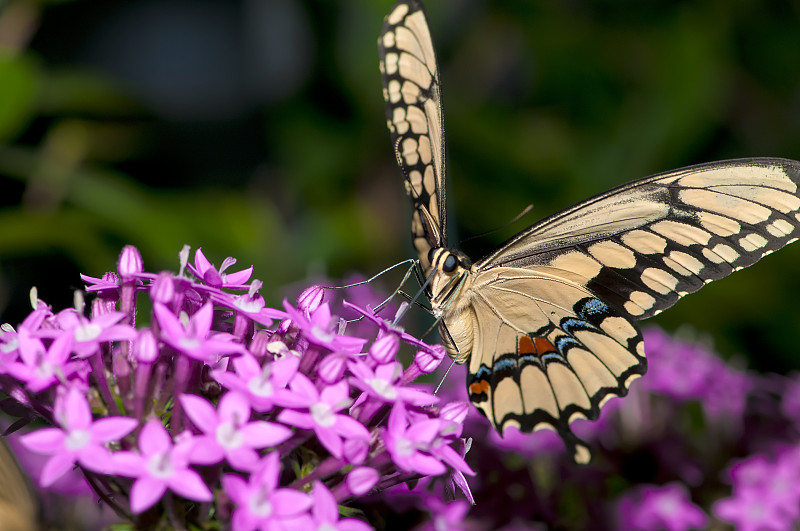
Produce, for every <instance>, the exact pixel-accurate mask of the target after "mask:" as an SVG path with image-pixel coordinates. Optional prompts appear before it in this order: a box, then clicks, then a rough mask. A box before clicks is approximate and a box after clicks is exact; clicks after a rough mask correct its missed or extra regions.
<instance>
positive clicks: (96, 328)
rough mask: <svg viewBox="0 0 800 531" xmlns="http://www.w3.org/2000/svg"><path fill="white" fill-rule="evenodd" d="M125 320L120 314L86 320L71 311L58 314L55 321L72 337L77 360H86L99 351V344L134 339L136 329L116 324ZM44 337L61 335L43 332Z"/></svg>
mask: <svg viewBox="0 0 800 531" xmlns="http://www.w3.org/2000/svg"><path fill="white" fill-rule="evenodd" d="M124 318H125V314H124V313H122V312H109V313H101V314H99V315H95V316H93V317H92V319H87V318H86V317H84V316H83V315H81V314H79V313H78V312H77V311H75V310H73V309H67V310H64V311H62V312H60V313H59V314H58V315H57V316H56V319H57V321H58V325H59V327H60V328H61V330H65V331H70V332H72V335H73V340H74V341H73V343H72V351H73V352H74V353H75V355H76V356H77V357H79V358H88V357H89V356H91V355H92V354H94V353H95V352H97V351H98V350H99V349H100V344H101V343H108V342H109V341H130V340H132V339H134V338H135V337H136V329H135V328H134V327H132V326H130V325H127V324H118V323H119V322H120V321H121V320H122V319H124ZM43 332H44V333H43V335H45V336H48V335H49V336H55V335H56V334H61V333H62V332H61V331H59V330H52V333H48V332H50V331H43Z"/></svg>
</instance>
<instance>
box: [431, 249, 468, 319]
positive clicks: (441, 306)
mask: <svg viewBox="0 0 800 531" xmlns="http://www.w3.org/2000/svg"><path fill="white" fill-rule="evenodd" d="M428 261H429V262H430V264H431V268H432V271H433V273H432V275H431V283H430V300H431V305H432V306H433V312H434V315H436V316H437V317H438V316H441V315H442V314H444V313H451V312H454V311H456V310H457V306H460V304H458V303H457V302H456V301H457V300H463V298H462V297H459V294H461V293H464V288H466V287H467V284H468V283H469V281H470V271H471V269H472V260H470V259H469V257H468V256H467V255H465V254H464V253H462V252H461V251H458V250H456V249H445V248H443V247H440V248H435V249H431V250H430V252H429V253H428Z"/></svg>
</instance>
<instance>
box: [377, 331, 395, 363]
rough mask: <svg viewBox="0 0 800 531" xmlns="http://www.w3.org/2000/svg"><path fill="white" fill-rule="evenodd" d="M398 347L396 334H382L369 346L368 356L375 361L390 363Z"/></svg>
mask: <svg viewBox="0 0 800 531" xmlns="http://www.w3.org/2000/svg"><path fill="white" fill-rule="evenodd" d="M398 348H400V338H399V337H397V334H384V335H382V336H380V337H379V338H378V339H376V340H375V342H374V343H373V344H372V345H371V346H370V347H369V356H370V357H371V358H372V359H373V360H375V361H376V362H377V363H391V362H393V361H394V359H395V356H396V355H397V349H398Z"/></svg>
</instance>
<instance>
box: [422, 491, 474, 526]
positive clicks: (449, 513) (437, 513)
mask: <svg viewBox="0 0 800 531" xmlns="http://www.w3.org/2000/svg"><path fill="white" fill-rule="evenodd" d="M424 504H425V508H426V509H428V510H429V511H430V513H431V521H430V522H428V523H427V524H426V525H424V526H422V527H421V529H423V530H425V531H439V530H441V529H447V530H448V531H466V530H467V529H468V527H467V526H466V525H464V524H465V522H464V517H465V516H467V511H469V503H467V502H465V501H464V500H456V501H451V502H449V503H445V502H444V501H442V500H441V499H440V498H438V497H436V496H428V497H426V498H425V503H424Z"/></svg>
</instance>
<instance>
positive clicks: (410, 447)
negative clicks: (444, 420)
mask: <svg viewBox="0 0 800 531" xmlns="http://www.w3.org/2000/svg"><path fill="white" fill-rule="evenodd" d="M440 427H441V421H440V420H438V419H427V420H418V421H416V422H414V423H413V424H412V425H409V421H408V416H407V415H406V409H405V406H404V405H403V403H402V402H395V404H394V406H393V407H392V411H391V413H389V423H388V426H387V428H386V429H385V430H384V431H383V442H384V444H385V445H386V449H387V450H388V451H389V454H390V455H391V457H392V461H394V463H395V464H396V465H397V467H398V468H399V469H400V470H402V471H404V472H409V473H410V472H416V473H418V474H422V475H424V476H439V475H441V474H444V473H445V472H446V471H447V467H446V466H445V465H444V463H442V462H441V461H440V460H439V459H437V458H436V457H433V456H432V455H431V454H430V451H431V444H432V443H433V441H434V440H435V439H436V437H437V436H438V435H439V428H440Z"/></svg>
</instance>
